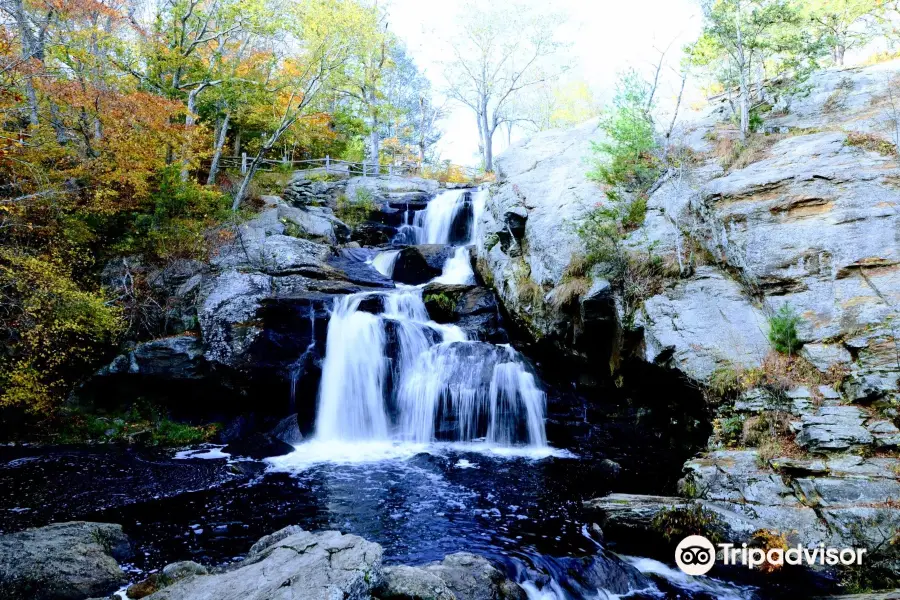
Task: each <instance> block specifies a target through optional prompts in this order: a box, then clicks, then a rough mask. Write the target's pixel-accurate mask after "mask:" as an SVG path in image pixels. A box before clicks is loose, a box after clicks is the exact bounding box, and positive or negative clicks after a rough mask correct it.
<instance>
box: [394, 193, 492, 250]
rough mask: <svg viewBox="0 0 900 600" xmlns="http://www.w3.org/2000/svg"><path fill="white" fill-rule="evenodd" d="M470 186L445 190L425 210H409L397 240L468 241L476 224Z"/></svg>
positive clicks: (413, 242) (417, 242) (400, 241)
mask: <svg viewBox="0 0 900 600" xmlns="http://www.w3.org/2000/svg"><path fill="white" fill-rule="evenodd" d="M473 211H474V208H473V204H472V192H471V190H445V191H443V192H441V193H440V194H438V195H437V196H436V197H435V198H434V199H433V200H431V201H430V202H429V203H428V206H427V207H426V208H425V209H424V210H420V211H418V212H416V213H410V212H409V211H407V212H406V213H405V214H404V218H403V225H402V226H401V227H400V230H399V231H398V232H397V236H396V237H395V238H394V243H396V244H469V243H471V241H472V231H473V227H474V218H473Z"/></svg>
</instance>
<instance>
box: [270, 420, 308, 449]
mask: <svg viewBox="0 0 900 600" xmlns="http://www.w3.org/2000/svg"><path fill="white" fill-rule="evenodd" d="M269 434H270V435H271V436H272V437H274V438H275V439H277V440H281V441H282V442H284V443H285V444H291V445H293V444H299V443H300V442H302V441H303V434H302V433H300V427H299V425H298V422H297V413H294V414H292V415H288V416H286V417H285V418H283V419H282V420H281V421H279V422H278V425H276V426H275V427H274V428H273V429H272V431H270V432H269Z"/></svg>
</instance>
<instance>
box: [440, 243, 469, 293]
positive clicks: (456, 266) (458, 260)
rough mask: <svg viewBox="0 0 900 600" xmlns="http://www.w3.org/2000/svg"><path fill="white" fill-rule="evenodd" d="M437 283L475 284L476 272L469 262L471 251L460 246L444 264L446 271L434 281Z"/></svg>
mask: <svg viewBox="0 0 900 600" xmlns="http://www.w3.org/2000/svg"><path fill="white" fill-rule="evenodd" d="M434 282H435V283H447V284H456V285H471V284H473V283H475V272H474V271H472V264H471V262H470V260H469V249H468V248H467V247H466V246H460V247H459V248H457V249H456V252H454V253H453V256H451V257H450V258H448V259H447V262H446V263H444V269H443V271H442V272H441V274H440V276H438V277H436V278H435V279H434Z"/></svg>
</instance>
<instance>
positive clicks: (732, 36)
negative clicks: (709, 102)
mask: <svg viewBox="0 0 900 600" xmlns="http://www.w3.org/2000/svg"><path fill="white" fill-rule="evenodd" d="M703 14H704V29H703V34H702V35H701V37H700V39H699V40H698V42H697V43H695V44H694V45H693V47H692V48H691V54H692V55H693V57H694V60H695V61H696V62H697V63H698V64H703V65H705V66H713V65H715V64H716V63H719V64H720V65H721V68H720V73H719V77H720V79H721V80H722V82H723V83H724V84H725V85H726V87H729V86H734V85H735V84H736V86H737V89H738V92H737V105H738V106H737V107H736V108H735V109H734V112H735V114H736V115H737V120H738V124H739V129H740V135H741V139H742V140H743V139H746V137H747V135H748V134H749V132H750V110H751V108H752V102H753V97H754V89H753V84H752V80H753V79H754V76H756V77H755V78H756V89H755V94H756V96H757V97H758V96H759V94H761V92H762V82H763V80H764V79H765V75H766V70H767V69H772V70H774V71H775V73H770V75H771V74H780V73H782V72H784V71H787V70H789V69H794V70H797V69H798V68H799V67H801V66H802V63H803V62H804V61H807V64H814V59H815V56H816V54H815V51H816V47H815V45H814V44H812V42H811V41H810V40H809V36H808V35H807V34H806V33H805V32H804V29H803V24H804V22H803V19H802V14H801V12H800V9H799V7H798V5H797V4H795V3H794V2H793V1H791V0H704V2H703ZM732 104H733V102H732Z"/></svg>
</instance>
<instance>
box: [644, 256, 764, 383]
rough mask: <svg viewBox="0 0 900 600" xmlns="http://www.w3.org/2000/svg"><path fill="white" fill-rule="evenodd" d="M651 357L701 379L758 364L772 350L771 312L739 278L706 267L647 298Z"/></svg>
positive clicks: (647, 355)
mask: <svg viewBox="0 0 900 600" xmlns="http://www.w3.org/2000/svg"><path fill="white" fill-rule="evenodd" d="M638 325H642V326H643V330H644V343H645V354H644V356H645V358H646V360H647V361H648V362H652V363H660V364H669V365H671V366H674V367H676V368H677V369H679V370H680V371H681V372H683V373H685V374H686V375H688V376H690V377H691V378H693V379H695V380H698V381H705V380H706V379H708V378H709V376H710V375H711V374H712V373H713V371H715V369H716V367H718V366H719V365H723V364H731V365H735V366H740V367H744V368H752V367H757V366H759V365H760V364H761V362H762V360H763V358H765V355H766V353H767V352H768V351H769V342H768V340H767V339H766V335H765V332H766V330H767V327H768V326H767V325H766V318H765V316H764V315H763V313H762V311H760V310H759V309H758V308H757V307H756V306H754V305H753V303H752V302H751V300H750V299H749V298H747V297H746V296H745V295H744V293H743V290H742V288H741V286H740V284H738V283H737V282H735V281H733V280H731V279H729V278H728V277H727V276H726V275H724V274H723V273H721V272H720V271H718V270H717V269H714V268H710V267H701V268H698V269H697V273H696V276H695V277H693V278H691V279H687V280H679V281H678V282H677V283H676V284H674V285H672V286H671V287H669V288H667V289H666V290H665V291H664V292H663V293H662V294H659V295H656V296H653V297H652V298H649V299H647V300H646V301H645V302H644V308H643V312H642V315H641V317H640V318H639V320H638Z"/></svg>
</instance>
